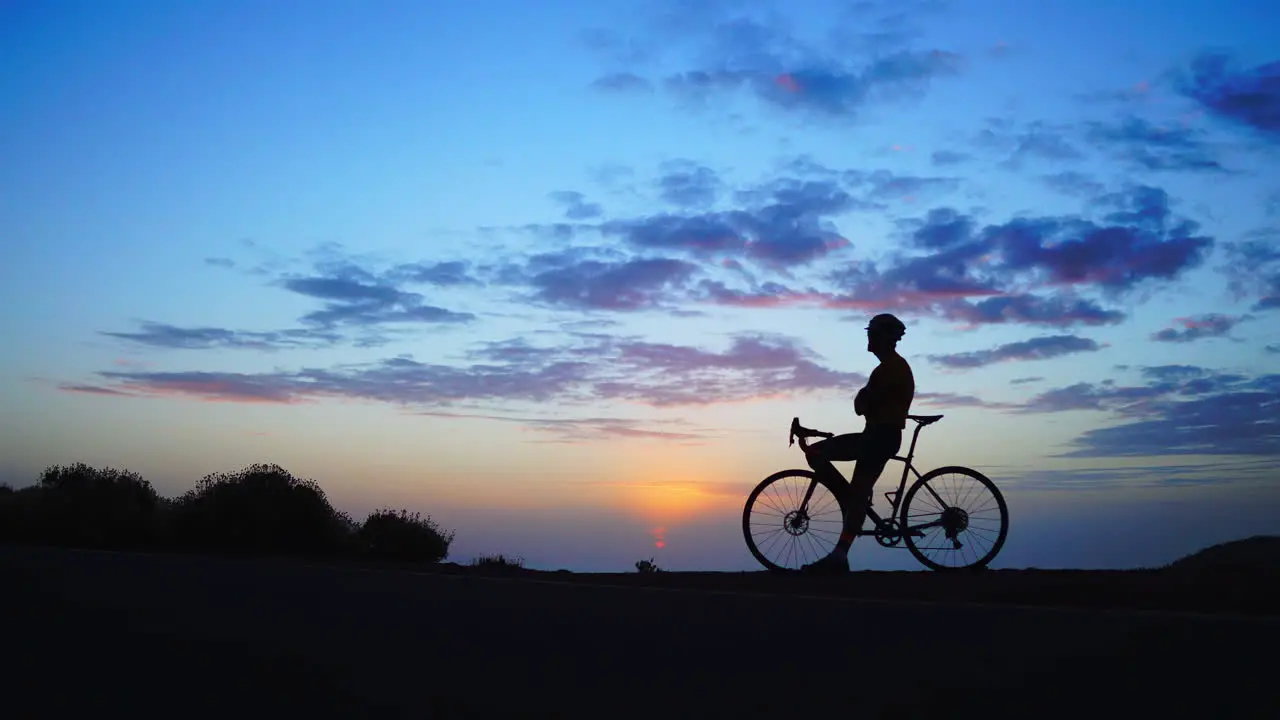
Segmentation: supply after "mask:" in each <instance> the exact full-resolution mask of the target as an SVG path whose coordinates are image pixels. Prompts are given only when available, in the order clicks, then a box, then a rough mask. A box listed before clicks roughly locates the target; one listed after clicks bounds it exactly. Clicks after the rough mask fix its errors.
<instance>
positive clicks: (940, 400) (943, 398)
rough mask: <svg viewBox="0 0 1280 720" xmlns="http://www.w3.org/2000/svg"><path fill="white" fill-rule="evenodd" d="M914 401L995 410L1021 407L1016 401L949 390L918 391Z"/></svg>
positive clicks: (940, 405)
mask: <svg viewBox="0 0 1280 720" xmlns="http://www.w3.org/2000/svg"><path fill="white" fill-rule="evenodd" d="M913 400H914V401H917V402H920V403H921V404H924V405H930V406H934V407H981V408H988V409H993V410H1009V409H1014V408H1017V407H1019V406H1018V405H1017V404H1015V403H1005V402H993V401H990V400H983V399H982V398H979V397H976V396H974V395H965V394H962V393H949V392H918V393H916V394H915V396H914V398H913Z"/></svg>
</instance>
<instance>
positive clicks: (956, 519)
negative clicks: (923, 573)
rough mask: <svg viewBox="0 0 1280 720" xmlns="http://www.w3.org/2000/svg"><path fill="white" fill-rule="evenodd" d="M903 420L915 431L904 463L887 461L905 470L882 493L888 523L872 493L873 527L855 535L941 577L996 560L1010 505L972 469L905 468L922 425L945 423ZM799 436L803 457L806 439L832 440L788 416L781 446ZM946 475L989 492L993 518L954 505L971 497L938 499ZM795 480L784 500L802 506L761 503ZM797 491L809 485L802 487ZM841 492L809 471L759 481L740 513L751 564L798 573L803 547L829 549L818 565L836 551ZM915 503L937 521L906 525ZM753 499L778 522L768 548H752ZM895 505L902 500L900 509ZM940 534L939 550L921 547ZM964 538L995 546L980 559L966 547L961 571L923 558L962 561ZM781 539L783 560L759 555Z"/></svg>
mask: <svg viewBox="0 0 1280 720" xmlns="http://www.w3.org/2000/svg"><path fill="white" fill-rule="evenodd" d="M907 418H908V419H910V420H913V421H915V423H916V429H915V432H914V433H913V434H912V435H911V447H910V449H909V450H908V451H907V456H906V457H902V456H899V455H895V456H893V457H892V458H890V459H891V460H897V461H899V462H902V463H903V468H902V478H901V480H899V482H898V489H897V490H890V491H889V492H886V493H885V498H886V499H887V500H889V503H890V510H889V513H888V516H887V518H881V517H880V515H878V514H877V513H876V511H875V508H874V507H873V504H874V502H875V494H874V492H873V493H871V494H870V495H869V496H868V498H867V517H869V518H871V520H872V521H873V522H874V523H875V527H874V528H873V529H871V530H866V529H864V528H859V529H858V532H857V533H856V534H857V535H858V536H865V535H871V536H874V537H875V539H876V542H878V543H879V544H880V545H881V546H882V547H896V546H898V545H899V544H900V543H904V542H905V544H906V547H907V549H908V550H910V551H911V554H912V555H914V556H915V558H916V560H919V561H920V562H921V563H922V564H923V565H924V566H925V567H927V568H929V569H931V570H939V571H941V570H965V569H982V568H985V567H986V566H987V565H988V563H990V562H991V561H992V560H993V559H994V558H995V556H996V554H997V553H999V552H1000V549H1001V548H1002V547H1004V541H1005V537H1006V536H1007V535H1008V533H1009V509H1008V506H1007V505H1005V501H1004V496H1003V495H1002V494H1001V493H1000V490H999V488H997V487H996V486H995V483H993V482H991V480H990V479H989V478H987V476H985V475H983V474H982V473H980V472H978V471H977V470H973V469H971V468H967V467H962V466H959V465H948V466H946V467H940V468H937V469H936V470H931V471H929V472H928V473H926V474H924V475H921V474H920V473H919V471H917V470H916V468H915V466H914V465H912V463H911V461H912V459H913V458H914V457H915V451H916V439H917V438H919V436H920V431H921V430H923V429H924V428H925V427H926V426H928V425H932V424H933V423H935V422H938V421H939V420H941V419H942V418H943V416H942V415H908V416H907ZM797 437H798V438H799V439H800V449H801V450H804V451H807V450H808V440H809V438H811V437H823V438H830V437H834V434H833V433H829V432H822V431H819V430H811V429H809V428H806V427H804V426H802V425H801V424H800V418H792V420H791V432H790V434H789V435H788V437H787V446H788V447H790V446H791V445H793V444H795V440H796V438H797ZM855 462H856V461H855ZM908 472H912V473H914V474H915V476H916V481H915V482H914V483H912V485H911V487H910V489H908V490H907V493H906V495H905V497H904V496H903V494H902V491H903V489H904V488H905V487H906V484H907V473H908ZM947 476H959V477H960V478H962V479H965V478H967V479H971V480H975V481H976V482H977V484H978V485H979V486H980V488H981V489H986V490H988V491H990V494H991V495H992V497H993V499H994V508H992V509H994V510H996V511H997V512H998V517H996V518H987V517H982V516H979V515H977V513H981V512H984V511H985V510H987V509H988V508H989V507H991V501H988V503H987V504H984V505H983V506H982V507H980V508H978V509H977V510H967V509H964V508H961V507H959V506H958V505H959V502H960V501H961V500H967V499H968V498H969V497H970V495H971V493H970V492H964V493H961V492H959V491H957V492H956V493H954V495H955V499H956V501H957V502H956V504H952V503H950V502H948V501H946V500H944V499H943V497H942V495H941V494H939V492H938V490H945V489H946V486H947V483H945V482H944V481H943V478H945V477H947ZM794 478H800V479H802V486H801V487H799V488H792V490H793V491H791V492H787V493H785V496H786V497H787V498H790V499H791V500H793V501H794V500H795V499H797V498H799V497H800V496H801V495H802V496H803V499H800V502H799V503H798V505H797V506H796V507H794V508H792V509H786V507H784V506H783V504H782V502H772V503H770V502H765V501H764V500H763V499H762V498H763V497H764V496H765V495H766V491H767V490H770V489H772V488H774V487H775V486H778V485H780V484H781V483H783V482H784V481H786V480H789V479H794ZM841 478H842V479H843V476H841ZM950 485H951V486H954V485H955V483H951V484H950ZM803 486H807V489H805V488H804V487H803ZM847 487H848V485H847V484H845V485H844V486H843V487H834V483H833V481H831V480H829V479H828V478H826V477H825V476H824V477H819V476H818V474H817V473H815V472H814V471H812V470H798V469H793V470H781V471H779V472H776V473H774V474H772V475H770V476H769V477H767V478H765V479H764V480H761V481H760V484H758V485H756V487H755V489H753V490H752V491H751V494H750V495H748V496H747V503H746V507H745V508H744V509H743V511H742V532H743V535H744V536H745V538H746V541H747V548H748V549H750V550H751V554H752V555H754V556H755V558H756V560H758V561H760V564H761V565H764V566H765V567H766V568H767V569H769V570H773V571H783V572H786V571H789V570H798V569H799V567H800V566H801V565H804V564H806V563H805V561H797V562H796V563H794V566H793V564H792V563H791V562H789V561H790V560H791V559H794V558H796V556H797V555H799V554H801V553H803V552H804V551H805V550H806V549H809V548H814V547H816V546H817V544H818V543H819V542H821V541H823V540H826V539H829V540H830V541H831V542H830V547H828V548H827V550H826V552H823V553H821V554H820V555H818V556H817V557H815V558H814V559H815V560H817V559H821V558H823V557H826V556H827V555H830V554H831V551H832V548H834V546H835V540H836V539H837V538H839V536H840V533H841V531H842V530H843V524H844V516H845V511H846V508H845V500H844V498H845V493H844V490H845V489H846V488H847ZM820 489H821V490H824V491H826V493H827V495H829V496H830V498H834V503H835V505H836V508H835V510H834V511H833V512H834V513H835V519H834V521H829V522H833V523H834V527H833V528H832V529H824V528H821V527H819V526H818V524H819V522H822V521H821V520H820V518H821V516H822V515H823V512H822V511H823V510H824V509H825V508H828V507H830V505H831V501H830V500H827V501H826V502H823V500H822V499H819V500H815V499H814V495H815V493H816V492H817V491H818V490H820ZM962 495H963V497H962ZM772 498H776V499H777V500H779V501H781V500H782V497H780V496H777V495H774V496H772ZM824 498H825V496H824ZM917 498H919V499H920V500H921V503H920V504H922V505H926V506H928V505H931V506H932V510H934V512H933V513H932V515H936V516H937V517H936V519H934V520H930V521H927V522H921V523H920V524H917V525H912V524H910V522H909V520H912V519H918V518H919V517H921V515H920V514H917V513H914V512H911V509H912V501H913V500H916V499H917ZM757 500H761V505H762V506H765V507H767V508H768V510H770V511H771V513H769V514H770V515H771V516H772V518H773V520H772V522H773V523H774V524H775V525H776V524H777V520H778V519H779V518H780V519H781V521H782V522H781V529H780V532H781V534H779V535H777V536H775V537H774V540H773V541H772V542H770V541H769V540H763V541H761V542H760V543H759V544H757V542H756V538H757V536H759V535H762V534H763V533H764V531H753V530H752V525H751V521H752V517H753V513H756V512H759V513H760V514H766V513H764V512H763V511H760V510H756V509H754V506H755V505H756V501H757ZM899 501H901V503H900V502H899ZM988 523H999V526H998V527H992V526H991V525H990V524H988ZM939 531H940V532H941V535H942V538H941V540H942V542H941V545H943V546H945V547H937V548H934V547H930V546H929V545H927V544H926V543H931V542H932V541H933V538H934V536H936V535H937V534H939ZM820 534H829V538H824V537H820V536H819V535H820ZM962 536H965V537H966V539H968V540H970V542H972V540H974V539H983V538H984V537H985V538H990V537H991V536H994V542H993V543H992V544H991V547H990V549H989V550H987V551H986V553H984V554H983V555H982V556H980V557H979V556H978V555H977V553H976V552H975V551H973V550H972V549H970V550H969V554H970V556H971V557H972V559H971V560H966V561H965V563H964V564H963V565H955V566H949V565H945V564H943V563H941V562H938V561H937V560H936V559H935V558H934V557H932V556H930V555H928V554H927V553H926V552H925V551H927V550H949V551H952V552H955V553H957V554H958V555H960V556H962V557H963V556H964V555H965V553H964V552H963V550H964V549H965V548H967V547H968V546H967V545H966V544H964V543H962V542H961V540H960V538H961V537H962ZM783 537H786V538H788V541H789V542H790V544H789V545H787V546H786V549H787V550H788V551H789V552H786V553H784V555H785V559H784V560H782V561H781V562H775V561H773V560H770V559H769V558H767V557H765V555H764V553H763V552H762V550H765V549H770V548H773V547H775V546H776V545H778V542H777V539H778V538H783ZM806 539H807V540H806ZM786 542H787V541H784V543H786ZM806 543H807V545H806Z"/></svg>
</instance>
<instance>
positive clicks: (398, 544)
mask: <svg viewBox="0 0 1280 720" xmlns="http://www.w3.org/2000/svg"><path fill="white" fill-rule="evenodd" d="M358 536H359V539H360V546H361V548H362V549H363V550H364V552H365V553H367V554H368V555H370V556H372V557H376V558H383V559H388V560H411V561H416V562H440V561H441V560H443V559H445V558H446V557H448V556H449V544H450V543H452V542H453V533H452V532H449V533H445V532H443V531H441V529H440V527H439V526H438V525H436V523H435V522H434V521H433V520H432V519H431V516H429V515H428V516H427V517H425V518H424V517H422V516H421V515H420V514H418V513H412V514H410V513H409V511H408V510H398V511H397V510H390V509H382V510H377V511H375V512H373V513H372V514H370V515H369V517H367V518H365V521H364V524H363V525H361V526H360V529H359V532H358Z"/></svg>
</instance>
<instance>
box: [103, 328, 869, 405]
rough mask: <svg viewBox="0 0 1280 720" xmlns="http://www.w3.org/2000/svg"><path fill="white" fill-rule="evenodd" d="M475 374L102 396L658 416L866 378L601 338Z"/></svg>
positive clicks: (119, 374)
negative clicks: (597, 406) (639, 410)
mask: <svg viewBox="0 0 1280 720" xmlns="http://www.w3.org/2000/svg"><path fill="white" fill-rule="evenodd" d="M473 359H475V360H476V362H474V363H473V364H470V365H442V364H432V363H424V362H418V361H416V360H413V359H412V358H409V357H395V358H388V359H385V360H382V361H380V362H377V363H370V364H359V365H351V366H339V367H333V368H328V369H320V368H308V369H302V370H296V371H291V372H285V371H278V372H270V373H220V372H201V371H182V372H150V371H141V370H139V371H120V370H113V371H104V372H100V373H98V377H99V378H101V379H102V380H103V381H105V383H106V384H98V385H93V386H94V387H97V388H101V389H102V390H104V391H111V392H117V393H126V394H134V395H138V396H182V397H189V398H194V399H200V400H210V401H226V402H269V403H296V402H311V401H318V400H321V399H325V398H349V399H362V400H369V401H375V402H386V403H392V404H402V405H413V406H418V407H421V408H430V407H443V406H451V405H454V404H457V403H485V402H498V403H501V402H512V401H527V402H539V403H543V402H550V401H555V402H559V403H564V404H583V403H593V402H598V401H602V400H606V401H607V400H622V401H628V402H635V403H640V404H645V405H651V406H655V407H666V406H696V405H712V404H717V403H727V402H742V401H748V400H754V399H759V398H763V397H771V396H783V395H796V394H804V393H811V392H822V391H831V390H839V391H842V392H848V391H849V389H850V388H854V387H858V386H860V385H861V384H862V383H863V382H864V381H865V379H866V378H865V376H863V375H861V374H858V373H850V372H844V371H839V370H835V369H832V368H829V367H826V366H824V365H823V364H821V363H820V362H819V358H817V357H816V356H815V355H814V354H813V353H812V352H811V351H808V350H807V349H805V348H804V347H803V346H802V345H801V344H799V343H798V342H797V341H796V340H794V339H790V338H785V337H780V336H773V335H758V334H753V335H740V336H736V337H734V338H733V339H732V341H731V343H730V345H729V346H728V347H727V348H726V349H724V350H722V351H714V350H705V349H701V348H695V347H690V346H682V345H672V344H665V343H648V342H642V341H638V340H628V339H622V338H615V337H612V336H608V335H602V334H582V335H580V336H579V338H578V340H577V341H576V342H572V343H569V344H565V345H558V346H532V345H529V344H526V343H524V342H507V343H492V344H488V345H485V346H483V347H482V348H480V349H478V350H476V351H474V353H473Z"/></svg>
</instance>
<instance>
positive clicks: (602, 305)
mask: <svg viewBox="0 0 1280 720" xmlns="http://www.w3.org/2000/svg"><path fill="white" fill-rule="evenodd" d="M697 270H698V268H697V266H696V265H693V264H692V263H688V262H685V261H683V260H675V259H671V258H645V259H634V260H626V261H619V262H603V261H599V260H582V261H579V262H576V263H573V264H570V265H565V266H562V267H557V268H553V269H549V270H544V271H542V272H539V273H537V274H535V275H533V276H532V277H531V278H530V279H529V282H530V284H531V285H532V286H533V288H534V289H535V293H534V298H535V299H536V300H538V301H539V302H542V303H546V304H548V305H557V306H563V307H572V308H578V309H584V310H620V311H635V310H650V309H657V308H661V307H666V306H667V304H668V303H667V300H668V298H669V297H670V294H671V292H672V291H673V290H676V289H679V288H682V287H683V286H684V285H685V284H686V283H687V282H688V280H689V279H690V277H691V276H692V275H693V274H694V273H695V272H697Z"/></svg>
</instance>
